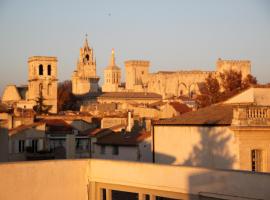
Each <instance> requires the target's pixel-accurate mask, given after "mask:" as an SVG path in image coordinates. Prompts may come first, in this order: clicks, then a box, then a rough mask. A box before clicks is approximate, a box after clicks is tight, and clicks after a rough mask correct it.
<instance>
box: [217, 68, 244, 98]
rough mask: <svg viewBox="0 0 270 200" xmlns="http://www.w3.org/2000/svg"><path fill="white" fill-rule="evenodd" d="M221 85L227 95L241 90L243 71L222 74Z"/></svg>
mask: <svg viewBox="0 0 270 200" xmlns="http://www.w3.org/2000/svg"><path fill="white" fill-rule="evenodd" d="M220 78H221V85H222V87H223V89H224V92H225V93H231V92H233V91H237V90H241V88H242V73H241V71H239V72H238V71H234V70H228V71H224V72H223V73H220Z"/></svg>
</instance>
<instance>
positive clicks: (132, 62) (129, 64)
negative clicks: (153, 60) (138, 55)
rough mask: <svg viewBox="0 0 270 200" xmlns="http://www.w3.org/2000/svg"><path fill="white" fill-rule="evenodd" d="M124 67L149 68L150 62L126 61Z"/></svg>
mask: <svg viewBox="0 0 270 200" xmlns="http://www.w3.org/2000/svg"><path fill="white" fill-rule="evenodd" d="M125 65H126V66H143V67H149V65H150V61H147V60H127V61H125Z"/></svg>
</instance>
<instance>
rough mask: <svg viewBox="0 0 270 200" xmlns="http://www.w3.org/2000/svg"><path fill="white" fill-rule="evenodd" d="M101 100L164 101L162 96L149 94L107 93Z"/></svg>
mask: <svg viewBox="0 0 270 200" xmlns="http://www.w3.org/2000/svg"><path fill="white" fill-rule="evenodd" d="M99 98H116V99H117V98H126V99H151V98H153V99H162V96H161V95H159V94H156V93H149V92H106V93H103V94H101V95H100V96H99Z"/></svg>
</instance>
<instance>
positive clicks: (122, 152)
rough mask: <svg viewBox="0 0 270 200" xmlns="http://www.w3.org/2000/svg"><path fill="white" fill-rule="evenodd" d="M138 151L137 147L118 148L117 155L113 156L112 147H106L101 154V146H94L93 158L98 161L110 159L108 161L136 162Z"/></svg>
mask: <svg viewBox="0 0 270 200" xmlns="http://www.w3.org/2000/svg"><path fill="white" fill-rule="evenodd" d="M138 151H139V148H138V147H137V146H118V155H114V154H113V146H111V145H106V146H105V153H104V154H102V153H101V145H97V144H95V145H94V153H93V154H92V155H93V158H100V159H110V160H129V161H138Z"/></svg>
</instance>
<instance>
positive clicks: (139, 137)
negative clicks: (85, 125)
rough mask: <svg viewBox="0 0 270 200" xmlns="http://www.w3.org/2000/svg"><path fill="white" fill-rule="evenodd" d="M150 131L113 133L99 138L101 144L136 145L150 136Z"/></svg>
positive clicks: (98, 141) (98, 142)
mask: <svg viewBox="0 0 270 200" xmlns="http://www.w3.org/2000/svg"><path fill="white" fill-rule="evenodd" d="M150 136H151V133H150V132H140V133H138V134H129V133H126V134H120V133H111V134H109V135H106V136H103V137H101V138H99V139H98V140H97V144H99V145H120V146H136V145H138V144H139V143H140V142H142V141H143V140H145V139H146V138H148V137H150Z"/></svg>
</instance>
